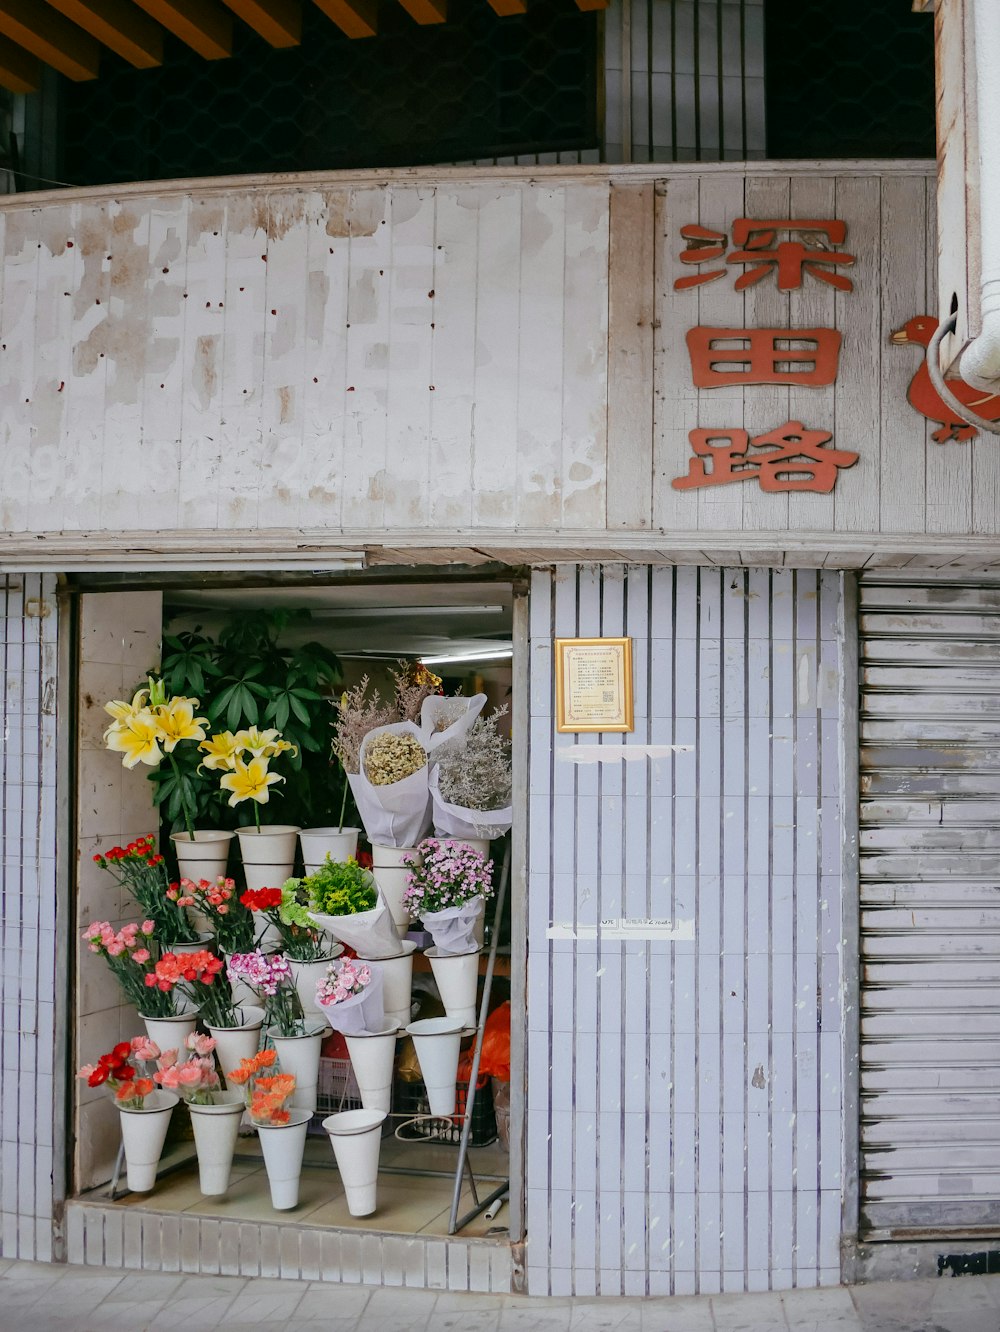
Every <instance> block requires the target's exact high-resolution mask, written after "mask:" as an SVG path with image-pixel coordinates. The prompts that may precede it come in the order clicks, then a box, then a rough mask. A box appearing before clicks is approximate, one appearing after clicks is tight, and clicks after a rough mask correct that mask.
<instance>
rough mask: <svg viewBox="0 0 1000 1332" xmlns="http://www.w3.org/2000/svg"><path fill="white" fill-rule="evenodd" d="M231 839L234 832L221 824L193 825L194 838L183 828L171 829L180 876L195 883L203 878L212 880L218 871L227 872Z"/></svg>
mask: <svg viewBox="0 0 1000 1332" xmlns="http://www.w3.org/2000/svg"><path fill="white" fill-rule="evenodd" d="M232 840H233V833H231V832H225V831H223V830H222V829H221V828H211V829H208V828H206V829H195V834H194V841H193V842H192V840H191V838H190V836H189V835H188V834H187V833H186V832H175V833H171V834H170V841H171V843H172V844H173V848H174V855H175V856H176V857H177V868H178V871H179V877H180V878H182V879H192V880H193V881H194V882H195V883H200V881H201V880H202V879H207V880H208V881H209V883H214V882H215V880H216V879H217V878H218V877H219V875H220V874H221V875H225V873H226V864H227V862H228V860H229V843H230V842H231V841H232Z"/></svg>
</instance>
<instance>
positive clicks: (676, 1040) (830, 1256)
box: [525, 565, 844, 1295]
mask: <svg viewBox="0 0 1000 1332" xmlns="http://www.w3.org/2000/svg"><path fill="white" fill-rule="evenodd" d="M842 577H843V576H842V575H840V574H838V573H836V572H821V571H799V572H792V571H784V570H768V569H696V568H692V567H687V568H677V569H668V568H652V569H650V568H648V567H635V566H633V567H625V566H622V565H614V566H608V565H605V566H603V567H600V566H578V565H560V566H557V567H556V568H555V571H554V573H550V572H548V571H537V572H536V573H535V574H534V576H533V581H532V589H531V606H530V659H529V670H530V681H529V690H530V714H531V715H530V732H529V747H530V748H529V772H530V778H529V790H530V797H529V805H530V819H529V833H528V851H527V868H528V944H529V953H528V1002H527V1015H528V1016H527V1028H528V1030H527V1074H528V1102H527V1104H528V1113H527V1157H526V1194H527V1236H528V1238H527V1247H526V1258H525V1262H526V1268H527V1274H528V1290H529V1293H531V1294H536V1295H540V1294H552V1295H568V1294H594V1293H599V1294H601V1295H620V1294H625V1295H643V1294H690V1293H694V1292H699V1293H706V1292H712V1291H719V1290H724V1291H737V1290H747V1289H749V1290H757V1289H767V1288H773V1289H782V1288H787V1287H792V1286H816V1285H821V1284H836V1283H838V1282H839V1280H840V1233H841V1176H842V1156H843V1152H844V1133H843V1113H844V1091H843V1077H842V1058H843V1040H844V1038H843V1035H842V1021H843V1017H844V1011H843V1008H844V1001H843V997H842V992H843V985H844V958H843V956H842V942H841V941H842V930H841V900H842V887H841V853H842V847H841V841H842V818H841V809H840V798H841V797H840V793H841V790H842V785H841V776H840V766H839V765H840V754H839V746H840V743H841V736H840V723H841V719H840V701H839V700H840V674H841V647H840V641H839V639H840V634H841V627H840V623H839V619H840V615H841V607H842ZM622 634H625V635H628V636H630V637H631V638H632V639H633V651H634V662H635V670H634V674H635V730H634V732H633V733H631V734H626V735H625V736H624V737H621V736H618V735H614V734H606V735H583V734H582V735H577V734H562V733H556V732H555V726H554V703H553V660H552V652H553V649H552V640H553V638H554V637H575V636H596V635H604V636H609V635H610V636H618V635H622ZM650 745H652V746H657V747H659V748H658V751H657V754H656V756H655V757H650V756H648V755H646V754H645V752H644V747H646V746H650ZM671 745H679V746H688V747H690V748H687V749H683V750H680V751H677V752H672V753H671V752H670V751H669V750H668V751H667V752H666V753H664V747H669V746H671ZM630 753H631V755H632V757H631V759H629V758H628V756H629V755H630ZM595 759H596V761H594V760H595ZM585 760H586V761H585ZM618 917H627V918H630V919H646V918H650V917H656V918H661V919H662V918H669V919H670V920H671V921H672V923H673V927H674V929H675V930H676V932H677V933H676V938H675V939H674V940H673V941H670V940H662V941H644V940H643V939H642V937H641V933H640V935H639V937H637V938H636V939H635V941H634V942H633V941H631V940H630V941H627V942H623V941H620V940H612V939H608V938H606V937H604V936H603V933H602V928H601V927H600V923H601V922H604V923H605V924H604V927H603V928H604V929H606V927H607V922H608V921H609V919H614V918H618ZM554 924H557V925H569V926H570V927H571V928H572V929H573V930H574V931H581V933H580V934H579V935H578V937H577V938H576V939H573V938H572V937H570V938H561V939H551V938H549V937H548V932H549V930H550V929H551V928H552V926H553V925H554ZM587 930H589V931H591V932H592V933H591V935H590V936H589V937H588V936H587V935H586V933H584V931H587Z"/></svg>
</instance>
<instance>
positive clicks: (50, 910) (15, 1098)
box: [0, 575, 63, 1261]
mask: <svg viewBox="0 0 1000 1332" xmlns="http://www.w3.org/2000/svg"><path fill="white" fill-rule="evenodd" d="M55 590H56V588H55V579H54V578H50V577H42V576H40V575H24V576H22V577H7V578H0V656H2V665H3V680H4V703H3V726H2V730H0V792H2V800H0V940H2V950H3V952H2V984H3V992H2V1000H3V1002H2V1006H0V1069H2V1093H0V1209H2V1215H0V1254H2V1255H3V1256H4V1257H20V1258H30V1259H36V1260H39V1261H48V1260H49V1259H50V1258H51V1256H52V1224H51V1217H52V1202H53V1200H52V1171H53V1143H54V1142H56V1141H57V1135H56V1133H55V1116H56V1114H57V1113H58V1114H59V1115H60V1116H61V1114H62V1107H61V1106H59V1107H56V1106H55V1105H54V1103H53V1069H54V1066H55V1030H56V1028H55V1014H56V1005H57V1003H58V1004H61V1003H62V1002H63V995H62V994H57V993H56V986H55V979H54V978H55V976H56V974H57V969H58V959H57V956H56V870H55V865H56V859H55V857H56V844H55V826H56V815H55V811H56V720H57V719H56V707H55V700H56V688H55V685H56V636H57V621H58V617H57V609H56V597H55ZM59 1136H61V1135H59Z"/></svg>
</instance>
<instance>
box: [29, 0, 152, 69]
mask: <svg viewBox="0 0 1000 1332" xmlns="http://www.w3.org/2000/svg"><path fill="white" fill-rule="evenodd" d="M48 2H49V4H50V5H51V6H52V8H53V9H58V11H59V13H60V14H62V15H63V16H64V17H65V18H68V19H70V20H72V22H73V23H75V24H76V25H77V27H80V28H82V29H83V30H84V32H89V33H90V35H91V37H95V38H96V39H97V40H98V41H99V42H100V43H101V45H102V46H106V47H107V48H108V50H109V51H114V52H115V54H116V55H120V56H121V58H122V59H123V60H127V61H128V63H129V64H130V65H133V66H134V67H135V68H136V69H155V68H156V67H157V65H162V64H163V29H162V28H161V27H160V25H159V24H158V23H154V22H153V20H152V19H151V18H147V17H146V15H145V14H143V13H141V12H140V11H139V10H138V9H136V8H135V6H134V5H132V4H128V3H126V0H48Z"/></svg>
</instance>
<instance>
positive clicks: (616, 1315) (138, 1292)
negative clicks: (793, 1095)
mask: <svg viewBox="0 0 1000 1332" xmlns="http://www.w3.org/2000/svg"><path fill="white" fill-rule="evenodd" d="M114 1328H122V1329H128V1332H146V1330H147V1329H149V1332H159V1330H160V1329H173V1330H174V1332H176V1329H183V1332H212V1329H215V1328H233V1329H239V1332H252V1330H253V1329H258V1328H271V1329H279V1328H281V1329H285V1332H299V1329H301V1330H302V1332H309V1330H310V1329H311V1330H312V1332H381V1329H383V1328H384V1329H386V1332H439V1330H440V1332H445V1330H447V1332H1000V1277H993V1276H974V1277H973V1276H966V1277H959V1278H942V1279H941V1280H937V1281H900V1282H892V1283H889V1282H879V1283H876V1284H873V1285H870V1286H854V1287H852V1288H850V1289H848V1288H846V1287H833V1288H826V1289H823V1290H801V1291H785V1292H783V1293H781V1294H762V1295H704V1296H699V1297H695V1298H688V1297H684V1298H676V1299H646V1300H643V1299H607V1300H593V1299H582V1298H581V1299H552V1300H546V1299H526V1298H522V1297H519V1296H516V1295H458V1294H447V1293H443V1292H442V1293H436V1292H434V1291H425V1290H407V1289H402V1288H400V1287H398V1286H397V1287H373V1286H338V1285H332V1284H328V1283H324V1282H317V1281H271V1280H265V1279H263V1278H256V1279H246V1278H242V1277H213V1276H186V1275H184V1274H183V1273H176V1274H173V1273H171V1274H164V1273H161V1272H155V1273H148V1274H147V1273H143V1272H121V1271H109V1270H107V1269H104V1268H98V1267H66V1266H47V1265H46V1264H44V1263H24V1262H16V1261H9V1260H0V1329H2V1330H3V1332H49V1329H73V1332H105V1329H114Z"/></svg>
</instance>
